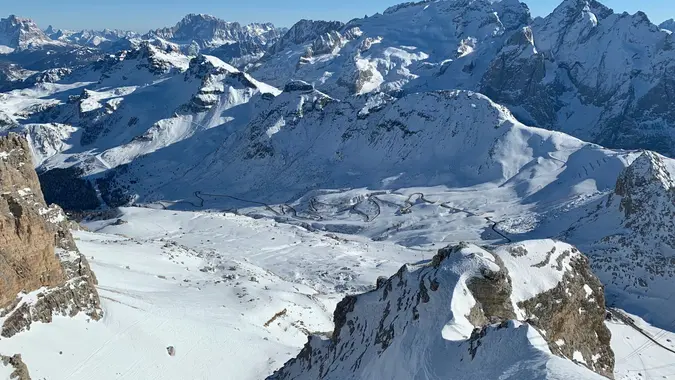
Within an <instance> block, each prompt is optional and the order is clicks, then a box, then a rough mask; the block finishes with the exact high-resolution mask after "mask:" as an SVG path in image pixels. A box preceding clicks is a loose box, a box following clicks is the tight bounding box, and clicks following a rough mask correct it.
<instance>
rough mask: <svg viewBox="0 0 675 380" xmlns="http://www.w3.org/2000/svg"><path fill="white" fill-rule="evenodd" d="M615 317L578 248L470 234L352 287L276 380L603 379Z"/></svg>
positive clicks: (609, 368)
mask: <svg viewBox="0 0 675 380" xmlns="http://www.w3.org/2000/svg"><path fill="white" fill-rule="evenodd" d="M526 318H527V319H528V322H529V324H528V323H523V322H518V321H515V320H516V319H521V320H523V321H524V320H525V319H526ZM604 320H605V309H604V297H603V294H602V285H601V284H600V282H599V281H598V280H597V278H595V277H594V276H593V274H592V273H591V272H590V268H589V267H588V262H587V260H586V259H585V258H584V257H583V255H581V254H580V253H579V251H578V250H577V249H576V248H574V247H572V246H569V245H566V244H562V243H557V242H554V241H550V240H548V241H531V242H525V243H519V244H515V245H512V246H505V247H499V248H498V249H496V250H491V251H489V250H486V249H484V248H480V247H477V246H475V245H468V244H463V245H459V246H456V247H448V248H445V249H442V250H440V251H439V253H438V254H437V255H436V256H435V257H434V258H433V259H432V260H431V263H429V264H425V265H421V266H417V267H416V266H404V267H402V268H401V269H400V270H399V271H398V273H397V274H396V275H394V276H393V277H391V278H389V279H383V280H382V281H379V280H378V288H377V290H374V291H372V292H370V293H367V294H361V295H358V296H348V297H346V298H345V299H344V300H342V302H340V303H339V304H338V306H337V308H336V309H335V313H334V322H335V329H334V331H333V332H332V334H329V335H328V336H321V335H313V336H311V337H310V338H309V342H308V343H307V344H306V345H305V347H304V348H303V350H302V351H301V352H300V354H299V355H298V357H297V358H295V359H292V360H291V361H289V362H288V363H286V365H284V367H283V368H281V369H280V370H279V371H278V372H276V373H275V374H274V375H272V376H271V377H269V378H268V379H272V380H282V379H286V380H290V379H296V380H299V379H307V380H309V379H319V378H321V379H335V380H338V379H339V380H342V379H360V380H371V379H373V380H374V379H382V378H386V379H401V380H403V379H420V380H421V379H447V378H452V379H476V378H480V379H496V378H499V377H500V376H503V374H505V373H508V374H509V377H512V378H518V379H563V378H564V379H601V378H603V377H602V376H599V375H597V374H595V373H593V372H592V371H595V372H597V373H598V374H600V375H603V376H612V374H613V366H614V354H613V353H612V351H611V349H610V347H609V340H610V333H609V330H608V329H607V327H605V325H604V323H603V322H604ZM554 355H557V356H560V357H556V356H554ZM566 359H568V360H566ZM572 360H573V361H574V362H576V363H577V365H579V367H577V366H575V364H574V363H573V362H572ZM515 362H519V363H522V364H521V365H518V366H515V367H514V366H513V363H515ZM486 363H490V365H486ZM584 367H587V368H588V369H587V368H584ZM544 368H545V370H543V369H544ZM589 369H590V370H589Z"/></svg>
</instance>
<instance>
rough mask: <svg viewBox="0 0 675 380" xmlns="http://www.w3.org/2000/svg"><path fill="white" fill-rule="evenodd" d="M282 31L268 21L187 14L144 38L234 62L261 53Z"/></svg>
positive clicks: (188, 51) (190, 52)
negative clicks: (252, 22)
mask: <svg viewBox="0 0 675 380" xmlns="http://www.w3.org/2000/svg"><path fill="white" fill-rule="evenodd" d="M284 31H285V30H284V29H280V28H276V27H275V26H274V25H273V24H271V23H264V24H260V23H254V24H249V25H241V24H239V23H238V22H228V21H224V20H221V19H219V18H216V17H213V16H209V15H204V14H189V15H187V16H185V17H184V18H183V19H182V20H181V21H179V22H178V23H177V24H176V25H175V26H173V27H169V28H162V29H157V30H154V31H150V32H149V33H148V34H146V35H144V36H143V38H144V39H153V38H158V39H161V40H165V41H168V42H171V43H174V44H177V45H180V46H181V47H182V49H183V51H184V52H185V53H187V54H191V55H196V54H198V53H200V52H202V53H205V54H206V53H208V54H213V55H215V56H217V57H219V58H221V59H223V60H224V61H226V62H230V63H235V64H236V63H238V61H240V60H243V61H244V62H247V61H249V60H251V59H255V58H259V57H260V56H262V54H263V53H264V51H265V50H266V49H267V48H268V47H269V46H271V45H272V44H274V43H275V42H276V41H277V40H278V39H279V38H280V37H281V35H282V33H283V32H284Z"/></svg>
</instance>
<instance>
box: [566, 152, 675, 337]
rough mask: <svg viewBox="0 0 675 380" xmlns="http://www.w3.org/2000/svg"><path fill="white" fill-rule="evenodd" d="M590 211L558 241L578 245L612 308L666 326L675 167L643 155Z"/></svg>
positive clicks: (674, 262)
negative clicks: (638, 314)
mask: <svg viewBox="0 0 675 380" xmlns="http://www.w3.org/2000/svg"><path fill="white" fill-rule="evenodd" d="M589 208H590V209H589V212H588V215H587V216H585V217H583V218H581V219H580V220H578V221H577V222H576V223H574V224H573V225H572V226H571V227H570V228H569V229H568V230H566V231H565V232H564V233H563V235H562V237H563V238H564V239H566V240H567V241H573V242H574V241H579V243H580V244H583V248H584V250H585V251H586V252H588V254H589V256H590V258H591V260H592V267H593V270H594V272H595V273H596V274H597V275H598V276H599V277H600V279H601V280H602V281H603V283H604V284H605V285H606V286H607V295H608V298H610V300H611V302H612V303H613V304H615V305H616V306H620V307H623V308H626V309H629V310H635V312H636V313H640V314H641V315H642V316H644V317H645V318H647V319H649V320H650V321H651V322H652V323H656V324H662V323H663V324H669V323H670V319H671V318H670V317H669V315H670V314H671V313H670V312H668V311H665V310H666V309H664V307H666V308H667V307H668V306H669V305H671V304H672V303H671V302H669V300H670V298H671V296H672V283H673V278H675V255H673V252H675V224H673V220H675V165H673V164H672V162H671V160H668V159H666V158H665V157H663V156H660V155H658V154H656V153H653V152H644V153H642V154H641V155H640V156H639V157H638V158H637V159H635V161H633V163H632V164H631V165H630V166H628V167H627V168H626V169H625V170H624V171H623V173H622V174H621V175H620V176H619V178H618V180H617V183H616V188H615V191H614V193H613V194H610V195H608V196H606V197H604V198H603V199H601V200H600V201H598V202H596V203H594V204H593V205H591V206H589ZM608 233H611V234H609V235H608ZM627 290H629V291H627ZM667 310H674V311H675V309H672V308H670V309H667Z"/></svg>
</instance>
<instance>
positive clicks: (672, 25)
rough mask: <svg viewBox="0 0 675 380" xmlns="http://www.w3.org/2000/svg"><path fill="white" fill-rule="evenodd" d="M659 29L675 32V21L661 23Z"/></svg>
mask: <svg viewBox="0 0 675 380" xmlns="http://www.w3.org/2000/svg"><path fill="white" fill-rule="evenodd" d="M659 28H661V29H665V30H669V31H671V32H675V19H672V18H671V19H669V20H666V21H664V22H662V23H661V24H659Z"/></svg>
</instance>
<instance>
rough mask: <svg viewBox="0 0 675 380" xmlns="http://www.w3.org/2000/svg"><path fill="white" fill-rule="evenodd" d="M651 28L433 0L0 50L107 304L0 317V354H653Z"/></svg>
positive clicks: (334, 367) (523, 367)
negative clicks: (14, 330) (286, 22)
mask: <svg viewBox="0 0 675 380" xmlns="http://www.w3.org/2000/svg"><path fill="white" fill-rule="evenodd" d="M25 24H26V25H28V24H30V25H32V26H31V27H30V28H32V27H33V26H34V24H33V23H30V22H28V21H25ZM30 28H29V29H30ZM664 29H665V28H663V27H657V26H656V25H653V24H652V23H651V22H649V20H648V19H647V18H646V16H645V15H644V14H642V13H637V14H635V15H629V14H626V13H624V14H616V13H614V12H613V11H611V10H610V9H608V8H606V7H604V6H603V5H601V4H600V3H598V2H596V1H593V0H565V1H563V2H562V3H561V4H560V6H558V7H557V8H556V10H555V11H554V12H553V13H551V14H550V15H548V16H547V17H543V18H536V19H533V18H532V17H531V16H530V13H529V10H528V8H527V6H526V5H525V4H522V3H520V2H518V1H515V0H502V1H489V0H446V1H421V2H411V3H405V4H400V5H397V6H393V7H390V8H389V9H387V10H385V11H384V12H383V13H381V14H376V15H373V16H369V17H365V18H363V19H354V20H351V21H349V22H348V23H346V24H344V23H341V22H337V21H335V22H332V21H310V20H302V21H300V22H298V23H297V24H295V25H294V26H293V27H292V28H290V29H289V30H287V31H286V30H282V29H279V28H275V27H274V26H273V25H271V24H251V25H241V24H238V23H234V22H226V21H223V20H220V19H217V18H215V17H212V16H206V15H196V14H191V15H188V16H186V17H185V18H184V19H183V20H182V21H180V22H179V23H178V24H177V25H176V26H174V27H170V28H162V29H158V30H155V31H152V32H150V33H148V34H146V35H144V36H137V35H134V34H131V33H126V32H120V31H107V30H106V31H101V32H95V31H82V32H77V33H74V32H69V31H56V30H54V29H53V28H48V30H47V32H48V33H43V32H40V33H42V34H43V35H45V36H46V38H47V40H49V41H52V42H50V43H45V44H35V43H33V44H30V43H29V44H24V45H25V46H26V48H21V47H18V45H17V47H16V48H8V49H5V50H6V54H3V55H1V56H0V86H3V87H2V89H0V91H3V92H1V93H0V134H6V133H7V132H18V133H20V134H22V135H23V136H25V137H26V138H27V140H28V143H29V146H27V147H26V148H25V149H23V150H25V151H27V150H28V149H30V151H31V153H32V155H33V157H34V162H35V166H36V169H37V171H38V173H39V179H40V182H41V186H42V189H43V192H44V197H45V199H46V201H47V202H55V203H58V204H60V205H61V206H63V207H64V208H65V209H66V210H68V211H69V212H72V215H75V216H86V217H89V218H92V219H89V220H87V221H86V222H85V223H86V224H87V227H88V228H89V229H90V230H91V231H95V232H91V233H90V232H87V233H84V232H83V233H78V234H77V238H78V239H81V240H78V244H81V245H82V247H84V248H83V253H84V254H85V255H87V257H92V259H91V261H92V266H93V267H94V269H95V270H97V271H99V270H100V271H101V273H103V274H102V276H101V278H102V281H101V285H100V286H99V292H101V293H102V295H103V297H102V303H103V306H104V309H105V308H109V309H110V310H112V312H111V313H109V314H107V315H108V316H109V317H107V318H104V320H103V321H102V322H100V323H92V324H89V323H87V322H85V321H84V320H78V319H77V318H76V319H75V320H71V319H67V320H60V321H59V320H57V321H56V323H57V324H58V328H57V329H50V328H49V327H50V326H42V325H39V324H38V326H37V327H35V328H33V329H32V331H29V332H20V333H18V334H16V335H17V336H16V337H12V338H11V339H3V340H0V378H2V376H3V374H4V373H3V372H2V370H3V369H4V365H3V363H4V362H9V360H10V359H8V358H12V357H13V356H12V355H14V354H15V353H22V354H23V353H26V356H24V358H23V361H24V362H26V363H27V364H28V366H29V367H30V368H35V373H36V374H37V376H38V377H40V378H50V376H51V374H53V373H56V372H55V371H61V372H63V371H62V370H60V369H59V368H58V367H59V366H60V365H61V364H63V366H64V368H67V370H66V371H65V372H63V373H67V374H71V373H72V377H73V378H74V379H85V378H91V377H92V376H94V377H95V374H96V373H98V372H102V371H101V369H100V368H101V367H100V365H101V364H102V363H106V365H108V366H107V367H106V370H107V369H110V371H109V372H110V374H114V376H118V374H119V376H131V377H133V378H151V377H152V376H157V375H162V376H164V375H165V376H164V377H165V378H167V379H184V378H194V377H198V378H204V379H209V378H218V376H221V377H222V374H223V373H227V375H226V377H228V376H231V377H237V378H241V379H244V380H249V379H250V380H253V379H260V378H265V377H267V376H270V374H272V373H273V372H274V371H275V370H277V369H279V368H281V369H280V370H279V371H278V372H276V373H275V374H274V375H271V379H275V380H277V379H315V378H319V377H323V378H335V379H350V378H353V379H369V378H373V379H376V378H383V377H386V378H397V377H396V376H398V378H401V379H403V378H405V379H409V378H420V379H422V378H424V379H427V378H443V377H442V376H441V375H440V374H441V373H442V374H443V375H444V376H445V375H447V374H452V376H453V378H455V377H456V378H475V377H478V378H486V379H490V378H494V377H498V376H497V375H496V374H497V373H498V374H499V376H501V375H504V374H511V376H512V377H514V378H518V379H530V378H536V379H568V378H572V379H574V378H578V379H594V378H599V376H608V377H611V376H612V375H614V376H615V378H617V379H621V380H635V378H636V376H637V375H636V374H637V373H641V374H644V375H645V377H650V378H657V377H658V378H663V377H665V378H666V379H667V378H668V377H669V376H670V374H669V372H668V367H662V366H663V364H662V363H664V362H668V361H669V360H671V359H672V358H670V357H669V356H668V355H670V354H669V351H667V350H668V347H670V348H672V349H675V346H674V345H675V343H673V342H672V341H673V340H675V335H673V334H671V333H668V332H667V331H665V330H672V323H671V322H670V320H669V319H672V317H669V315H670V314H669V313H671V311H675V310H671V309H672V308H671V307H669V306H668V305H669V303H668V302H669V300H670V299H671V297H672V294H671V289H672V281H673V280H672V277H671V276H672V275H674V274H675V269H673V268H674V267H673V265H672V264H673V252H675V235H674V233H675V231H673V227H672V225H673V223H672V219H673V218H675V199H674V198H673V191H675V164H673V162H674V161H673V160H672V159H670V158H668V157H667V155H668V154H672V152H671V150H672V146H675V145H673V144H672V142H673V140H672V137H673V136H675V135H674V134H673V128H675V122H674V120H675V116H673V115H675V114H673V112H675V111H673V107H672V104H671V103H672V101H670V93H671V92H672V87H673V86H672V85H673V83H672V78H671V77H672V75H671V72H672V71H673V70H672V68H673V63H672V62H673V58H675V55H674V54H675V53H673V49H672V46H671V45H672V42H673V41H672V38H673V37H672V34H671V33H669V32H666V31H664ZM6 35H10V33H7V34H6ZM24 40H28V39H24ZM38 40H40V39H39V38H38ZM47 40H45V41H47ZM12 49H13V50H12ZM593 142H595V143H598V142H599V143H601V145H597V144H595V143H593ZM619 148H629V149H627V150H624V149H619ZM633 148H640V149H635V150H633ZM643 149H651V150H650V151H644V150H643ZM652 150H657V151H659V152H661V153H663V154H666V156H662V155H660V154H658V153H653V151H652ZM3 154H4V153H2V152H0V160H2V159H3ZM3 197H4V196H3ZM2 199H4V198H2V197H0V201H1V200H2ZM126 206H138V207H126ZM8 207H9V206H8ZM117 207H121V209H119V210H118V209H117ZM93 209H95V211H91V210H93ZM10 211H11V210H10ZM224 212H225V213H224ZM3 215H5V214H3ZM7 215H9V214H7ZM111 218H112V219H111ZM98 219H103V220H98ZM0 227H1V226H0ZM99 233H104V234H103V235H101V234H99ZM550 239H558V240H561V241H564V242H565V243H563V242H558V241H555V240H550ZM460 242H466V243H460ZM568 243H569V244H568ZM447 245H449V246H450V247H455V248H448V249H444V250H441V253H440V254H439V255H438V256H436V258H435V259H432V257H433V256H434V255H435V254H436V252H438V248H440V247H444V246H447ZM574 247H579V249H580V250H581V251H582V252H584V253H586V254H588V256H589V259H590V263H587V262H586V259H585V257H584V256H583V255H582V254H580V253H579V252H578V251H577V250H576V248H574ZM94 257H95V259H94ZM430 259H431V261H430ZM99 260H100V261H99ZM405 263H416V264H409V265H406V266H405V267H404V268H403V269H402V270H401V271H399V272H398V273H397V274H396V275H395V276H394V277H392V278H390V279H388V280H387V279H386V277H385V278H384V279H380V280H378V281H377V285H376V279H377V278H378V277H379V276H390V275H391V274H392V273H394V272H395V271H396V269H397V268H399V267H400V266H401V265H404V264H405ZM589 265H590V268H591V269H592V270H593V271H594V273H595V275H597V277H598V278H599V280H600V282H602V284H604V285H602V284H601V283H600V282H598V279H596V278H595V276H594V275H593V274H592V273H591V272H590V271H589ZM120 279H124V280H120ZM603 286H605V288H603ZM374 287H376V288H377V289H375V290H373V291H372V292H369V291H370V290H372V289H374ZM434 288H435V289H434ZM363 292H369V293H366V294H363V295H360V296H354V294H356V293H363ZM12 294H13V293H12ZM605 295H606V296H607V303H608V305H609V306H611V307H618V308H620V309H622V310H625V311H628V312H630V313H631V315H628V314H626V313H625V312H624V311H621V310H614V309H612V310H610V312H611V314H612V315H613V316H614V317H611V318H610V316H609V315H607V314H606V313H605V304H604V302H605V301H604V296H605ZM345 296H348V297H347V298H346V299H345V301H343V302H342V303H340V305H339V307H338V308H337V312H336V313H335V317H336V318H335V326H333V324H332V323H331V320H330V314H331V311H332V310H333V309H334V308H335V306H336V304H337V303H338V301H339V300H340V299H342V298H343V297H345ZM176 305H180V306H176ZM388 305H389V306H388ZM664 305H666V306H664ZM406 307H407V308H406ZM192 310H200V312H199V313H193V312H192ZM17 315H18V314H17ZM153 316H154V317H153ZM1 318H3V317H2V316H0V320H1ZM606 318H607V319H606ZM641 318H644V320H643V319H641ZM159 320H161V323H156V322H157V321H159ZM138 321H140V322H138ZM650 323H651V324H653V325H655V326H656V327H653V326H650ZM158 326H166V327H167V328H168V329H167V328H162V329H160V327H158ZM186 326H187V327H186ZM608 328H609V329H610V330H611V331H612V335H613V336H612V337H611V338H610V336H609V335H610V334H609V331H608V330H607V329H608ZM659 328H661V329H665V330H659ZM165 330H166V331H165ZM329 330H334V331H335V332H334V333H333V334H332V336H324V337H321V336H316V334H310V332H316V331H329ZM70 335H72V336H77V337H78V341H82V342H86V343H83V344H82V345H81V347H80V346H78V347H74V346H71V345H67V346H66V350H67V351H68V354H67V355H62V356H56V358H58V359H61V360H51V359H50V360H45V358H48V357H51V356H50V355H52V354H53V352H52V353H50V352H51V351H53V347H54V345H56V344H59V343H58V342H61V341H64V340H65V339H64V338H63V337H64V336H70ZM224 335H226V336H228V337H231V338H232V339H228V340H227V341H222V340H220V339H217V338H216V339H214V338H213V337H217V336H224ZM308 335H312V338H311V339H310V341H309V343H308V344H307V345H306V346H305V349H304V350H303V351H302V352H301V354H300V355H299V356H298V357H297V358H296V359H295V360H291V361H290V362H288V363H287V364H286V365H285V366H283V367H282V365H283V363H284V362H286V361H287V360H289V359H291V358H292V357H294V356H296V354H297V353H298V352H299V351H300V350H301V348H302V345H303V343H304V342H305V341H306V337H307V336H308ZM357 335H358V339H357ZM188 336H189V339H188ZM79 338H81V339H79ZM610 339H611V340H610ZM158 340H159V341H161V342H159V344H160V346H159V347H160V349H159V350H157V343H158ZM195 341H197V342H199V343H200V344H199V345H195V344H194V342H195ZM35 342H46V343H44V344H38V345H36V344H35ZM54 342H56V343H54ZM202 342H204V344H202ZM233 342H235V343H233ZM647 342H651V343H648V344H646V346H649V347H648V348H644V347H643V348H638V347H641V346H639V345H641V344H643V343H647ZM610 344H611V348H610ZM650 345H651V346H650ZM232 346H236V347H235V348H236V349H234V350H233V349H232ZM121 347H132V348H131V349H120V348H121ZM165 347H167V348H168V347H171V348H172V349H171V350H169V351H165ZM663 348H665V350H664V349H663ZM50 350H51V351H50ZM336 350H338V351H336ZM612 350H614V351H615V352H616V359H617V360H614V354H612ZM64 351H65V350H64ZM71 351H72V352H71ZM57 352H58V351H57ZM167 353H168V355H167ZM336 353H339V355H338V354H336ZM645 353H648V354H646V355H645ZM59 355H60V354H59ZM139 358H140V359H139ZM218 358H221V359H222V360H218ZM448 358H450V359H448ZM129 360H134V363H136V364H134V365H133V368H131V369H129V368H128V367H129V366H128V363H129ZM448 360H449V361H448ZM15 362H16V360H15ZM187 362H190V363H192V364H190V365H187V366H185V363H187ZM208 362H217V364H215V365H213V366H208V365H203V363H208ZM233 363H234V364H235V365H233ZM240 363H247V366H240V367H241V368H239V367H238V368H235V369H230V372H224V371H226V370H227V368H230V367H237V365H239V364H240ZM514 363H518V365H517V366H515V365H514ZM194 366H201V367H202V368H200V369H199V370H198V371H194V368H193V367H194ZM157 368H162V369H163V370H168V373H163V372H162V371H163V370H158V369H157ZM34 376H35V375H34ZM112 376H113V375H111V376H108V374H105V375H104V376H103V378H104V379H106V380H107V379H109V378H110V379H111V378H112ZM641 376H642V375H640V376H638V377H641Z"/></svg>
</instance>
